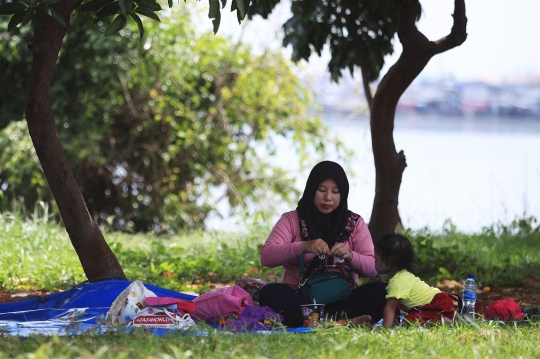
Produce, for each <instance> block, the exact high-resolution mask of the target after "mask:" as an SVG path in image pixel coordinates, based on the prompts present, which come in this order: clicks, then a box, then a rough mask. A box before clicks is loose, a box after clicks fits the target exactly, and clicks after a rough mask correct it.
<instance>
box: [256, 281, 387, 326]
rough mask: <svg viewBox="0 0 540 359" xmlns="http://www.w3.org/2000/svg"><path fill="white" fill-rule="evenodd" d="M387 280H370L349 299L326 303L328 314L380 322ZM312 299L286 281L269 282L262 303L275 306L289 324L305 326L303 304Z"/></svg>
mask: <svg viewBox="0 0 540 359" xmlns="http://www.w3.org/2000/svg"><path fill="white" fill-rule="evenodd" d="M385 296H386V283H383V282H370V283H366V284H364V285H361V286H359V287H358V288H355V289H354V290H353V291H352V294H351V295H350V296H349V297H347V298H346V299H344V300H342V301H340V302H337V303H332V304H329V305H327V314H328V315H330V316H331V317H333V318H334V319H342V318H354V317H357V316H360V315H366V314H367V315H370V316H371V318H372V321H373V322H378V321H379V320H380V319H381V318H382V316H383V309H384V305H385V304H386V298H385ZM309 303H311V301H310V300H309V299H308V298H306V297H304V296H303V295H302V294H300V293H298V292H296V290H294V289H293V288H291V287H290V286H288V285H287V284H283V283H269V284H267V285H265V286H264V287H262V288H261V291H260V293H259V304H260V305H264V306H268V307H270V308H272V310H274V311H275V312H276V313H279V314H281V315H283V317H284V318H285V321H284V323H283V324H285V325H286V326H288V327H291V328H294V327H301V326H302V325H303V317H302V310H301V308H300V306H301V305H302V304H309Z"/></svg>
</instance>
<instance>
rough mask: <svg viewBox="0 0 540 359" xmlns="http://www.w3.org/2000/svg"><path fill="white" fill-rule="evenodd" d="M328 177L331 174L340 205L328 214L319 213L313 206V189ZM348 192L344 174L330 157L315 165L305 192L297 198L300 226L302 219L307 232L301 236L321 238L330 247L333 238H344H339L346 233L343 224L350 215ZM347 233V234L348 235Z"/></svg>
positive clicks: (340, 239)
mask: <svg viewBox="0 0 540 359" xmlns="http://www.w3.org/2000/svg"><path fill="white" fill-rule="evenodd" d="M327 178H333V179H334V180H335V181H336V183H337V185H338V187H339V193H340V201H339V205H338V206H337V208H336V209H334V210H333V211H332V212H331V213H329V214H322V213H321V212H319V210H318V209H317V207H315V203H314V199H315V193H316V192H317V188H318V187H319V184H320V183H321V182H322V181H324V180H325V179H327ZM348 196H349V181H348V180H347V175H346V174H345V171H344V170H343V167H341V166H340V165H339V164H337V163H335V162H332V161H323V162H320V163H318V164H316V165H315V167H313V169H312V170H311V173H310V174H309V177H308V180H307V183H306V188H305V189H304V194H303V195H302V198H301V199H300V201H299V202H298V207H297V208H296V211H297V212H298V216H299V217H300V228H301V230H302V228H303V227H304V226H303V225H302V221H305V226H307V232H308V233H305V232H303V233H302V237H303V240H311V239H317V238H322V239H323V240H324V241H325V242H326V243H327V244H328V246H329V247H330V248H331V247H332V246H333V245H334V244H335V243H336V242H341V241H342V240H344V239H345V240H346V239H347V238H338V236H339V237H341V236H340V235H343V234H345V232H346V231H345V227H346V226H347V220H348V218H349V210H348V206H347V197H348ZM347 237H348V235H347Z"/></svg>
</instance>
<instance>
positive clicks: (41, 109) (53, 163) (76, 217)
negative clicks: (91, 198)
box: [26, 0, 125, 281]
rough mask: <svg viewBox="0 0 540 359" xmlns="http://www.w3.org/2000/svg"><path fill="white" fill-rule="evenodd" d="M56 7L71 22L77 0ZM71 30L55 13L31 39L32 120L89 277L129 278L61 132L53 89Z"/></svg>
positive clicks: (29, 104)
mask: <svg viewBox="0 0 540 359" xmlns="http://www.w3.org/2000/svg"><path fill="white" fill-rule="evenodd" d="M55 9H56V10H57V12H58V13H60V14H61V16H62V17H63V18H64V20H65V22H66V24H69V17H70V14H71V13H72V11H73V9H74V3H73V1H72V0H66V1H63V2H61V4H59V5H57V6H55ZM44 17H45V16H44ZM66 31H67V29H65V28H64V27H63V26H62V25H61V24H60V23H58V22H57V21H56V20H54V19H53V18H51V17H49V16H46V19H45V26H42V27H35V28H34V42H33V43H28V48H29V49H30V50H31V51H32V54H33V61H32V68H31V71H30V79H29V80H30V81H29V85H28V96H27V102H26V122H27V124H28V129H29V132H30V137H31V138H32V142H33V144H34V147H35V149H36V153H37V155H38V158H39V161H40V163H41V166H42V167H43V172H44V174H45V177H46V178H47V181H48V183H49V186H50V187H51V190H52V193H53V195H54V198H55V200H56V203H57V204H58V208H59V210H60V215H61V216H62V220H63V222H64V225H65V226H66V230H67V233H68V234H69V237H70V239H71V243H72V244H73V247H74V248H75V251H76V252H77V255H78V256H79V260H80V261H81V265H82V267H83V269H84V272H85V274H86V276H87V277H88V280H90V281H93V280H97V279H99V278H100V277H110V276H114V277H116V278H125V274H124V272H123V271H122V267H121V266H120V264H119V263H118V260H117V259H116V257H115V255H114V254H113V252H112V251H111V249H110V248H109V246H108V245H107V242H106V241H105V239H104V238H103V235H102V234H101V231H100V230H99V228H98V226H97V225H96V223H95V222H94V220H93V219H92V217H91V216H90V213H89V212H88V209H87V207H86V204H85V202H84V199H83V196H82V194H81V191H80V189H79V186H78V185H77V183H76V181H75V178H74V177H73V172H72V171H71V167H70V165H69V163H68V161H67V158H66V156H65V154H64V151H63V149H62V146H61V145H60V140H59V138H58V133H57V131H56V125H55V122H54V116H53V113H52V109H51V104H50V100H49V90H50V85H51V81H52V77H53V73H54V68H55V65H56V61H57V59H58V54H59V51H60V48H61V46H62V41H63V39H64V36H65V34H66Z"/></svg>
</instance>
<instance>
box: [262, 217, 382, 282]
mask: <svg viewBox="0 0 540 359" xmlns="http://www.w3.org/2000/svg"><path fill="white" fill-rule="evenodd" d="M344 244H345V246H347V248H349V249H350V250H351V251H352V260H351V261H350V262H349V263H345V262H343V263H336V264H337V267H330V268H329V269H328V270H329V271H334V272H342V273H343V274H345V275H346V274H347V273H348V272H349V271H350V270H352V271H353V278H354V280H355V281H357V280H358V276H359V275H360V276H362V277H367V278H371V277H374V276H375V275H376V274H377V271H376V270H375V251H374V249H373V241H372V239H371V234H370V233H369V230H368V228H367V226H366V223H365V222H364V219H363V218H362V217H360V218H359V219H358V222H357V224H356V228H355V229H354V230H353V232H352V233H351V236H350V237H349V239H348V240H347V241H346V242H345V243H344ZM301 256H302V236H301V235H300V223H299V218H298V212H297V211H291V212H287V213H284V214H283V215H282V216H281V218H280V219H279V220H278V221H277V223H276V225H275V226H274V228H273V229H272V232H271V233H270V235H269V236H268V238H267V239H266V242H265V243H264V245H263V247H262V249H261V263H262V265H264V266H267V267H278V266H283V269H284V270H285V272H284V274H283V278H281V283H285V284H288V285H290V286H291V287H293V288H296V287H297V286H298V281H299V280H300V257H301ZM313 257H315V255H314V254H313V253H306V254H305V259H304V268H305V266H306V265H307V263H308V262H309V261H310V260H311V259H312V258H313Z"/></svg>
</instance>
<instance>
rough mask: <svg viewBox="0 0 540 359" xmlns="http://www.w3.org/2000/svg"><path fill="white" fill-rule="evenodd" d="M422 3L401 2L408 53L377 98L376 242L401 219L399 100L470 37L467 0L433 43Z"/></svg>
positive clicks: (458, 0) (373, 123)
mask: <svg viewBox="0 0 540 359" xmlns="http://www.w3.org/2000/svg"><path fill="white" fill-rule="evenodd" d="M419 6H420V4H419V1H418V0H400V2H399V10H398V11H399V12H398V37H399V40H400V42H401V44H402V45H403V53H402V54H401V56H400V57H399V59H398V61H397V62H396V63H395V64H394V65H393V66H392V67H391V68H390V70H389V71H388V73H387V74H386V75H385V76H384V77H383V79H382V80H381V82H380V84H379V86H378V88H377V92H376V93H375V95H374V96H373V103H372V108H371V118H370V127H371V141H372V146H373V158H374V162H375V177H376V178H375V198H374V200H373V209H372V212H371V218H370V221H369V229H370V232H371V236H372V238H373V241H374V242H377V241H378V240H379V239H380V238H381V237H382V236H384V235H385V234H387V233H390V232H394V231H395V229H396V225H397V224H398V221H399V214H398V202H399V201H398V197H399V189H400V187H401V180H402V176H403V171H404V170H405V167H407V162H406V159H405V154H404V152H403V150H402V151H400V152H399V153H398V152H397V151H396V147H395V144H394V118H395V113H396V107H397V104H398V101H399V98H400V97H401V95H403V93H404V92H405V90H406V89H407V87H409V85H410V84H411V83H412V82H413V80H414V79H415V78H416V77H417V76H418V75H419V74H420V72H422V70H423V69H424V67H425V66H426V65H427V63H428V62H429V60H430V59H431V58H432V57H433V56H435V55H437V54H439V53H441V52H444V51H447V50H450V49H452V48H454V47H456V46H459V45H461V44H462V43H463V42H464V41H465V40H466V39H467V32H466V30H467V17H466V16H465V0H455V1H454V14H453V17H454V25H453V26H452V30H451V32H450V34H449V35H448V36H446V37H444V38H442V39H440V40H437V41H429V40H428V39H427V38H426V37H425V36H424V35H423V34H422V33H421V32H420V31H418V29H417V28H416V14H417V13H418V11H417V10H418V7H419Z"/></svg>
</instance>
